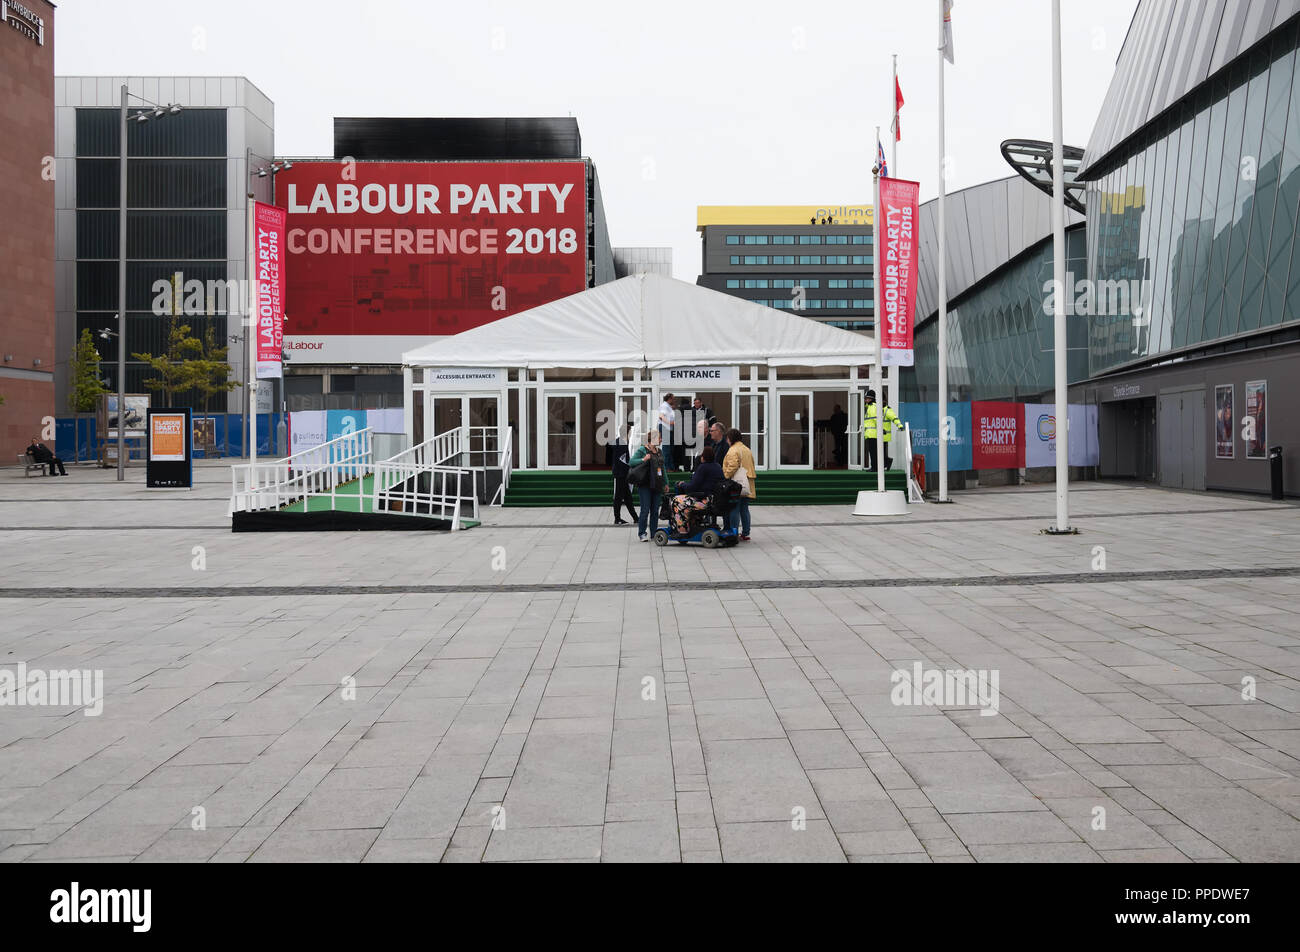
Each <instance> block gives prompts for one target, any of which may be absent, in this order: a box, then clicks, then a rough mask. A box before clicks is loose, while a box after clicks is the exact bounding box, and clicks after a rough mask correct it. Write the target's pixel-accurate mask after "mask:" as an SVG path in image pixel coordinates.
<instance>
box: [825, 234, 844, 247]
mask: <svg viewBox="0 0 1300 952" xmlns="http://www.w3.org/2000/svg"><path fill="white" fill-rule="evenodd" d="M848 243H849V236H848V235H827V236H826V244H828V245H847V244H848Z"/></svg>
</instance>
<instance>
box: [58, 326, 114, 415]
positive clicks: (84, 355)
mask: <svg viewBox="0 0 1300 952" xmlns="http://www.w3.org/2000/svg"><path fill="white" fill-rule="evenodd" d="M99 359H100V358H99V350H98V349H97V348H96V347H95V336H94V335H93V334H91V332H90V328H88V327H87V328H83V329H82V331H81V337H79V338H77V343H76V345H75V346H73V348H72V359H71V360H70V361H69V362H68V375H69V377H70V378H71V380H70V383H71V387H70V389H69V390H68V409H69V410H71V411H72V412H73V413H89V412H91V411H92V410H94V409H95V403H96V401H97V400H98V399H99V396H100V394H103V393H108V390H107V388H105V386H104V385H103V383H101V382H100V379H99Z"/></svg>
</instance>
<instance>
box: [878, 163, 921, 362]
mask: <svg viewBox="0 0 1300 952" xmlns="http://www.w3.org/2000/svg"><path fill="white" fill-rule="evenodd" d="M920 197H921V185H920V183H919V182H909V181H906V180H905V179H895V178H881V179H880V226H879V229H880V238H879V241H880V244H881V247H879V248H877V249H876V261H877V267H876V276H875V277H876V280H877V281H879V282H881V284H880V308H881V314H880V315H879V317H880V319H881V320H883V321H884V324H883V325H882V331H883V333H882V343H881V348H880V350H881V353H880V363H881V365H882V366H885V367H889V366H899V367H911V366H912V363H913V354H912V312H913V310H914V309H915V304H916V232H917V207H918V204H919V202H920Z"/></svg>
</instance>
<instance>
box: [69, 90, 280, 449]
mask: <svg viewBox="0 0 1300 952" xmlns="http://www.w3.org/2000/svg"><path fill="white" fill-rule="evenodd" d="M123 84H125V85H126V86H127V88H128V90H129V92H130V93H131V94H132V97H138V98H131V99H130V104H131V109H130V111H132V112H133V111H135V110H136V109H137V107H146V106H147V105H148V104H150V103H158V104H163V105H166V104H170V103H176V104H179V105H181V106H182V107H183V109H182V110H181V111H180V112H179V113H176V114H175V115H170V114H169V115H164V116H162V117H160V118H158V119H154V120H150V121H148V122H141V123H137V122H129V123H128V125H127V129H128V142H127V147H128V154H129V158H128V168H127V175H128V183H127V228H128V237H127V320H126V334H127V340H126V342H127V354H128V363H127V367H126V391H127V392H128V393H145V392H147V391H146V389H145V388H144V381H145V379H146V378H147V377H148V376H150V372H149V368H148V366H147V365H146V364H143V363H141V362H139V361H135V360H132V359H131V358H130V356H129V355H131V354H135V353H151V354H158V353H162V352H163V351H164V350H165V347H166V334H167V330H166V328H167V321H166V320H164V318H165V317H166V313H165V311H164V312H163V313H162V314H159V313H156V311H157V310H158V309H157V308H156V307H155V306H154V305H155V300H156V297H157V292H156V290H155V284H156V282H158V281H160V280H162V281H170V280H171V279H172V277H173V275H174V274H176V273H177V272H180V273H181V274H182V275H183V280H184V281H186V282H190V281H196V280H197V281H199V282H202V283H203V286H204V288H205V291H204V294H203V297H204V302H205V303H204V306H203V307H202V309H201V310H202V312H201V313H186V314H185V316H184V318H183V319H184V321H185V323H187V324H189V325H190V327H191V328H192V330H193V331H195V332H196V333H197V334H198V335H199V336H202V334H203V333H204V332H205V331H206V330H207V329H208V328H212V329H213V330H214V332H215V335H216V337H217V340H218V341H223V340H224V341H225V342H227V343H229V345H230V350H229V363H230V365H231V368H232V378H233V379H236V380H242V379H243V375H244V358H245V354H246V352H247V346H246V345H245V344H244V343H243V328H242V326H241V323H242V317H241V316H240V314H239V313H238V312H239V311H240V310H242V308H243V305H244V302H243V299H242V298H241V297H240V296H239V295H238V294H230V295H227V294H224V293H223V294H221V295H216V294H212V293H209V291H208V290H207V289H208V288H211V287H215V286H216V284H218V283H219V284H223V285H224V284H225V283H226V282H237V283H236V284H234V285H230V287H236V288H237V287H243V286H244V285H243V282H244V281H245V280H246V278H247V274H246V265H245V262H246V260H247V252H246V243H247V238H246V235H247V225H246V219H245V214H246V210H247V203H248V199H247V195H248V193H249V192H250V191H251V192H253V193H254V194H256V195H257V196H258V198H259V199H260V200H262V201H270V200H271V193H270V180H269V179H268V178H259V177H258V176H257V175H256V174H253V173H252V171H251V170H252V169H256V168H258V167H259V166H260V165H263V164H265V163H268V162H270V161H271V159H272V158H273V157H274V154H275V107H274V105H273V104H272V102H271V100H270V99H269V98H268V97H267V96H266V95H265V93H263V92H262V91H261V90H260V89H258V88H257V87H256V86H255V85H253V84H252V83H251V82H250V81H249V80H247V79H245V78H243V77H238V76H178V77H172V76H147V77H145V76H134V77H123V76H60V77H58V78H57V79H56V80H55V82H54V103H53V109H52V110H51V115H52V117H53V121H54V124H55V128H56V136H55V150H56V151H55V155H56V156H57V162H56V165H57V169H58V184H59V187H58V193H57V199H56V201H55V207H54V215H55V221H56V227H55V233H56V238H57V241H56V246H57V250H56V253H55V255H53V256H52V257H55V258H56V266H57V271H56V273H57V289H56V295H55V297H56V302H57V303H56V307H57V341H56V347H57V353H58V363H57V369H56V375H55V376H56V390H57V397H58V401H59V406H60V408H61V410H63V409H65V408H66V405H67V390H68V366H67V365H68V358H69V355H70V354H71V353H72V349H73V346H74V343H75V341H76V340H77V338H78V337H79V335H80V334H81V331H82V330H83V329H85V328H89V329H90V330H91V331H92V332H93V333H94V334H95V335H96V336H95V340H96V344H97V346H98V347H99V351H100V356H101V357H102V358H103V361H104V362H103V364H102V377H103V379H105V380H106V381H107V383H108V385H109V387H110V388H111V389H113V390H116V388H117V339H116V337H113V336H111V335H112V334H115V333H116V332H117V330H118V321H117V306H118V228H119V225H118V220H119V219H118V214H119V201H120V197H119V190H120V186H119V169H118V165H119V149H120V144H119V138H118V137H119V125H120V102H121V87H122V85H123ZM250 150H251V153H252V154H251V163H250V161H249V159H250V156H249V152H250ZM104 331H107V332H110V334H109V336H106V337H105V336H101V332H104ZM269 389H270V388H264V389H263V392H264V393H265V394H266V396H267V398H268V403H267V408H268V409H269V397H270V393H269ZM242 393H243V391H242V387H241V388H238V389H236V390H234V391H233V392H231V393H230V394H229V395H228V397H227V398H225V399H222V398H216V399H215V400H214V401H213V406H212V407H211V409H212V411H213V412H215V413H225V412H227V411H228V412H231V413H238V412H239V411H240V409H241V407H242V402H243V395H242ZM195 409H196V412H200V411H201V409H202V408H200V407H199V406H198V405H197V404H196V405H195ZM231 431H232V432H231V433H230V437H231V440H232V441H233V444H234V445H233V446H232V447H231V448H232V451H237V449H238V446H241V445H242V444H241V443H239V442H238V437H239V433H238V431H237V429H236V428H235V427H231Z"/></svg>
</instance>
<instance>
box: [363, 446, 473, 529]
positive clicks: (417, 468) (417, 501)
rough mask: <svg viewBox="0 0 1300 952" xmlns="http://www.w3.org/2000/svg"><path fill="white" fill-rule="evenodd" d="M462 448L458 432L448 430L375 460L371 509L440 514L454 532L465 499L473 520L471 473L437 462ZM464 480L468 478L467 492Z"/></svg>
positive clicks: (452, 457)
mask: <svg viewBox="0 0 1300 952" xmlns="http://www.w3.org/2000/svg"><path fill="white" fill-rule="evenodd" d="M463 451H464V439H463V434H462V431H461V430H460V429H456V430H448V431H447V432H446V433H440V434H438V435H437V436H435V437H434V438H433V439H431V440H426V441H425V442H423V443H420V444H417V445H416V446H412V447H411V448H410V449H409V450H406V451H404V452H402V453H398V454H397V455H396V456H394V457H393V458H392V459H386V460H382V461H380V462H378V463H376V464H375V480H374V490H373V494H372V505H371V508H372V509H373V511H375V512H391V513H405V514H407V515H416V516H441V517H443V518H445V519H449V520H450V521H451V530H452V531H453V532H455V531H457V530H458V529H460V519H461V512H462V509H463V508H464V507H465V506H466V503H467V502H468V507H469V512H470V513H471V514H472V515H471V516H470V518H473V519H477V518H478V491H477V486H476V483H475V473H474V472H472V471H471V470H468V469H460V468H457V467H455V466H444V465H441V464H443V463H445V462H448V461H449V460H452V459H456V458H459V457H460V455H461V454H462V452H463ZM465 480H468V481H469V486H468V491H467V489H466V485H465Z"/></svg>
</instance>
